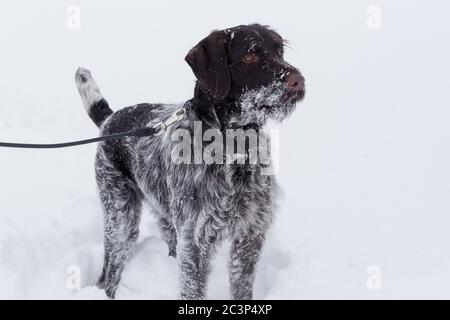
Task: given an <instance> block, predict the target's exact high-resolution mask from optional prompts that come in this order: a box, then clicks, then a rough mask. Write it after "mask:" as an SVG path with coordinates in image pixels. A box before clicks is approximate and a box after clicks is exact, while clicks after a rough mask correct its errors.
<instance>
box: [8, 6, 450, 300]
mask: <svg viewBox="0 0 450 320" xmlns="http://www.w3.org/2000/svg"><path fill="white" fill-rule="evenodd" d="M73 3H76V4H78V5H79V7H80V9H81V11H80V12H81V29H80V30H68V29H67V28H66V16H67V13H66V9H67V7H68V6H69V5H73ZM377 3H379V5H380V8H381V14H382V25H381V29H380V30H369V29H368V28H367V27H366V18H367V16H366V9H367V7H368V6H369V5H371V4H373V1H360V0H358V1H357V0H352V1H347V2H346V3H345V5H342V4H341V3H337V2H336V3H335V2H333V1H325V0H322V1H319V2H314V3H313V2H311V1H297V2H295V5H294V4H293V2H291V1H287V0H285V1H279V2H277V5H276V6H274V5H273V2H271V1H258V4H257V5H255V4H254V3H251V2H241V1H234V0H233V1H227V2H226V3H220V2H212V1H208V2H206V1H205V2H204V3H203V4H202V10H192V9H191V8H190V6H191V4H190V3H188V2H183V1H176V3H175V1H165V2H157V3H151V4H150V2H147V1H137V0H133V1H127V2H126V3H125V2H123V3H120V4H119V3H111V2H109V1H108V2H106V0H102V1H95V2H92V1H87V0H79V1H70V2H67V1H56V0H55V1H47V2H39V3H35V2H33V1H28V3H27V4H26V5H25V4H23V3H22V2H21V4H20V5H19V4H17V3H16V2H14V1H2V2H1V3H0V38H1V39H2V59H0V70H2V71H1V73H0V136H1V139H0V140H2V141H23V142H49V143H50V142H59V141H70V140H76V139H81V138H87V137H92V136H95V135H96V134H97V129H96V128H95V126H94V125H93V124H92V123H91V121H90V120H89V119H88V117H87V115H86V114H85V111H84V110H83V107H82V104H81V101H80V98H79V96H78V93H77V90H76V87H75V83H74V73H75V71H76V69H77V68H78V67H79V66H83V67H86V68H88V69H90V70H91V71H92V73H93V77H94V78H95V79H96V81H97V82H98V83H99V85H100V87H101V90H102V92H103V93H104V95H105V97H106V98H107V99H108V100H109V101H110V104H111V106H112V107H113V108H114V109H117V108H118V107H122V106H128V105H133V104H135V103H138V102H145V101H148V102H160V101H163V102H179V101H183V100H185V99H187V98H189V97H190V96H191V95H192V90H193V84H194V77H193V75H192V73H191V72H190V70H189V67H188V66H187V64H186V63H185V62H184V60H183V59H184V56H185V54H186V53H187V52H188V50H189V49H190V48H191V47H192V46H193V45H194V44H196V43H197V42H198V41H199V40H201V38H202V37H204V36H206V35H207V34H208V33H209V32H210V31H211V30H213V29H220V28H226V27H231V26H234V25H237V24H243V23H251V22H261V23H263V24H269V25H271V26H273V27H274V28H275V29H276V30H278V31H279V32H280V33H281V34H282V35H283V36H284V37H286V38H287V39H289V40H290V48H287V50H286V60H287V61H289V62H290V63H292V64H293V65H295V66H298V67H299V68H300V69H301V70H302V72H303V74H304V75H305V78H306V85H307V94H306V98H305V101H304V102H303V103H301V104H300V105H298V106H297V109H296V110H295V112H294V113H293V114H292V116H291V118H290V119H288V120H286V121H284V123H283V124H282V125H281V126H280V146H279V149H280V150H279V151H280V158H279V175H278V177H279V181H280V184H281V186H282V188H283V189H284V193H285V194H284V197H283V200H282V201H281V208H280V210H279V212H278V214H277V218H276V221H275V224H274V226H273V228H272V230H271V232H270V235H269V237H268V239H267V243H266V246H265V249H264V253H263V257H262V259H261V262H260V264H259V267H258V273H257V279H256V285H255V298H258V299H299V298H303V299H319V298H321V299H328V298H343V299H347V298H358V299H363V298H368V299H381V298H386V299H391V298H447V299H448V298H450V291H449V290H448V288H449V287H450V286H449V285H450V277H449V276H448V270H449V269H450V235H449V232H448V228H449V225H450V215H449V209H450V201H449V196H448V195H449V194H450V183H449V181H450V169H449V166H448V163H449V160H450V150H449V148H448V141H449V138H450V127H449V125H448V119H449V116H450V109H449V108H448V106H449V105H450V104H449V102H450V101H449V100H450V99H449V97H448V93H447V92H448V74H450V70H449V69H450V67H449V63H448V56H450V52H449V51H450V47H449V44H448V41H442V39H447V38H448V30H449V25H448V24H449V22H448V19H447V15H448V12H449V10H450V6H449V4H446V3H444V2H442V3H439V4H435V5H434V6H425V5H423V4H421V3H420V2H418V1H406V0H403V1H400V0H399V1H395V2H394V1H392V2H389V3H388V2H384V1H378V2H377ZM24 6H26V8H24ZM237 6H239V7H240V8H242V9H241V10H235V8H236V7H237ZM105 8H108V10H107V11H105ZM173 8H177V10H173ZM405 8H407V10H405ZM287 9H288V10H287ZM435 39H437V40H435ZM94 154H95V146H94V145H88V146H83V147H76V148H70V149H61V150H14V149H0V159H1V164H2V165H1V166H0V177H1V179H0V194H1V202H0V298H4V299H16V298H26V299H38V298H43V299H50V298H58V299H105V295H104V293H103V292H102V291H101V290H98V289H97V288H96V287H95V286H93V285H94V284H95V281H96V279H97V277H98V276H99V274H100V270H101V264H102V258H103V252H102V251H103V248H102V232H101V230H102V213H101V210H100V206H99V202H98V200H97V195H96V187H95V181H94V172H93V159H94ZM167 253H168V249H167V247H166V245H165V243H164V242H163V241H162V240H161V237H160V235H159V232H158V230H157V228H156V226H155V223H154V220H153V218H152V216H151V215H149V214H144V221H143V223H142V232H141V235H140V239H139V244H138V247H137V250H136V252H135V254H134V256H133V258H132V259H131V261H130V262H129V263H128V265H127V267H126V269H125V271H124V274H123V279H122V282H121V285H120V287H119V289H118V292H117V298H118V299H134V298H135V299H175V298H177V286H178V281H177V276H176V273H177V266H176V261H175V260H174V259H173V258H171V257H169V256H168V255H167ZM226 265H227V247H226V245H224V246H223V247H222V248H221V249H220V250H219V253H218V255H217V256H216V258H215V261H214V266H215V268H214V271H213V273H212V275H211V281H210V283H209V291H208V292H209V293H208V298H211V299H222V298H223V299H228V298H229V293H228V283H227V272H226ZM373 266H375V268H374V267H373ZM73 270H75V271H76V270H79V271H80V276H81V277H80V281H81V282H80V289H77V288H73V287H71V286H68V281H69V280H70V279H73V278H72V277H73ZM373 270H379V271H380V272H381V273H380V274H379V275H378V276H379V279H380V283H379V286H375V287H371V286H367V284H368V282H369V280H370V279H371V276H373V274H372V272H373ZM75 273H76V272H75ZM69 282H70V281H69ZM75 283H76V282H75Z"/></svg>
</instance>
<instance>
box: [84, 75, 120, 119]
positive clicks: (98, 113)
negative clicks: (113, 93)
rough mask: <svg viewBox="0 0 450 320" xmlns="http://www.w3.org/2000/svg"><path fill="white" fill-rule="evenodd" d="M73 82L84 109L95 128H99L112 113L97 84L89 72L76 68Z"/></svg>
mask: <svg viewBox="0 0 450 320" xmlns="http://www.w3.org/2000/svg"><path fill="white" fill-rule="evenodd" d="M75 82H76V84H77V88H78V92H79V93H80V96H81V100H82V101H83V105H84V108H85V109H86V111H87V113H88V115H89V117H90V118H91V119H92V121H94V123H95V124H96V125H97V127H100V126H101V125H102V123H103V122H104V121H105V120H106V118H108V117H109V116H110V115H111V114H112V113H113V111H112V110H111V108H110V107H109V105H108V102H107V101H106V100H105V98H103V96H102V94H101V93H100V90H99V88H98V86H97V83H95V81H94V79H93V78H92V76H91V72H90V71H89V70H87V69H83V68H78V70H77V73H76V74H75Z"/></svg>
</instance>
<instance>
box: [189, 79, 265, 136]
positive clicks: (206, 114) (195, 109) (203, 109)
mask: <svg viewBox="0 0 450 320" xmlns="http://www.w3.org/2000/svg"><path fill="white" fill-rule="evenodd" d="M190 112H191V115H190V116H189V117H190V118H191V119H192V120H198V121H202V122H203V123H205V124H207V125H208V126H210V127H211V128H218V129H220V130H226V129H232V128H235V126H232V125H231V124H230V121H231V119H232V118H233V116H234V115H236V114H238V113H239V112H240V107H239V105H238V103H237V102H236V99H232V98H229V97H226V98H225V99H223V100H217V99H214V97H213V96H212V95H211V94H210V93H209V92H207V91H206V90H204V89H203V88H202V87H201V86H200V85H199V83H198V82H197V83H196V85H195V90H194V98H193V99H192V106H191V110H190ZM241 128H242V129H250V128H252V129H260V126H259V125H257V124H247V125H245V126H244V127H241Z"/></svg>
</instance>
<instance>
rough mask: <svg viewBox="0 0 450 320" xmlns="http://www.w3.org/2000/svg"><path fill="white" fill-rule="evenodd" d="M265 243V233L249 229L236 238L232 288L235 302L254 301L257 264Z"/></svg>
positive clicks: (233, 252) (232, 253) (232, 266)
mask: <svg viewBox="0 0 450 320" xmlns="http://www.w3.org/2000/svg"><path fill="white" fill-rule="evenodd" d="M263 243H264V231H263V230H258V229H256V230H255V229H249V230H246V231H245V232H241V233H239V234H238V235H236V236H235V237H234V239H233V240H232V243H231V261H230V270H229V272H230V274H229V276H230V287H231V297H232V299H234V300H251V299H253V283H254V280H255V271H256V264H257V262H258V260H259V257H260V254H261V249H262V247H263Z"/></svg>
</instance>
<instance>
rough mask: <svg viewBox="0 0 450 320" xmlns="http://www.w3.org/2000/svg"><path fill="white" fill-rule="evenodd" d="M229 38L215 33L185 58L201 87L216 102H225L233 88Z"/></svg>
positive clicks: (218, 32)
mask: <svg viewBox="0 0 450 320" xmlns="http://www.w3.org/2000/svg"><path fill="white" fill-rule="evenodd" d="M227 38H228V37H227V34H226V33H225V32H223V31H214V32H212V33H211V34H210V35H209V36H207V37H206V38H205V39H203V40H202V41H200V42H199V43H198V44H197V45H196V46H195V47H194V48H192V49H191V50H190V51H189V53H188V54H187V55H186V58H185V60H186V62H187V63H188V64H189V66H190V67H191V69H192V71H193V72H194V74H195V76H196V77H197V79H198V81H199V82H200V84H201V86H202V87H203V88H204V89H206V90H207V91H208V92H209V93H210V94H211V95H212V96H213V97H214V99H216V100H223V99H224V98H225V97H226V96H227V95H228V93H229V92H230V88H231V74H230V70H229V69H228V56H227V50H226V46H227Z"/></svg>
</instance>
